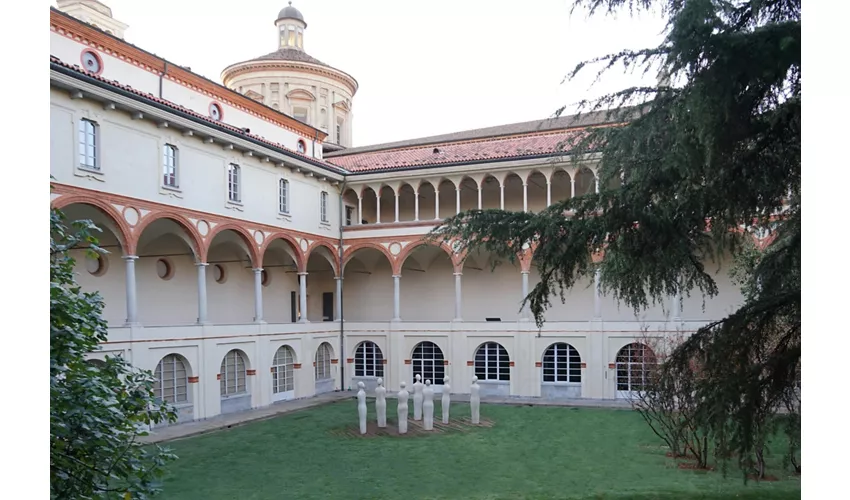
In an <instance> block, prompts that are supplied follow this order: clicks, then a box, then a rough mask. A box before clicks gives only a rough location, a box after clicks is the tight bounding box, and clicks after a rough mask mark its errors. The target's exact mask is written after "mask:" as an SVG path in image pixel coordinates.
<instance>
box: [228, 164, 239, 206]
mask: <svg viewBox="0 0 850 500" xmlns="http://www.w3.org/2000/svg"><path fill="white" fill-rule="evenodd" d="M227 201H228V202H230V203H238V204H241V203H242V167H240V166H239V165H237V164H236V163H229V164H228V165H227Z"/></svg>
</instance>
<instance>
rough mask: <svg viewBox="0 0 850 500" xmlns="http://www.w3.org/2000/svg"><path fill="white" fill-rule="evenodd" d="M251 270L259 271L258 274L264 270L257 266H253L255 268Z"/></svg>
mask: <svg viewBox="0 0 850 500" xmlns="http://www.w3.org/2000/svg"><path fill="white" fill-rule="evenodd" d="M251 270H252V271H254V272H255V273H258V274H259V273H261V272H263V268H262V267H255V268H253V269H251Z"/></svg>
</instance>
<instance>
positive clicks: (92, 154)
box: [79, 118, 100, 170]
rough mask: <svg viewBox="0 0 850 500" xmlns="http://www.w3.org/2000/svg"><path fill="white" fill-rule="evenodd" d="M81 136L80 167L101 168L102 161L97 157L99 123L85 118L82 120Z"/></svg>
mask: <svg viewBox="0 0 850 500" xmlns="http://www.w3.org/2000/svg"><path fill="white" fill-rule="evenodd" d="M79 137H80V167H82V168H88V169H91V170H100V162H99V161H98V157H97V156H98V154H97V153H98V151H97V147H98V144H97V123H95V122H93V121H91V120H86V119H85V118H83V119H82V120H80V128H79Z"/></svg>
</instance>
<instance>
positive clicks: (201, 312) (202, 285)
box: [195, 262, 209, 324]
mask: <svg viewBox="0 0 850 500" xmlns="http://www.w3.org/2000/svg"><path fill="white" fill-rule="evenodd" d="M195 265H196V266H198V323H199V324H204V323H206V322H207V266H209V264H207V263H206V262H196V263H195Z"/></svg>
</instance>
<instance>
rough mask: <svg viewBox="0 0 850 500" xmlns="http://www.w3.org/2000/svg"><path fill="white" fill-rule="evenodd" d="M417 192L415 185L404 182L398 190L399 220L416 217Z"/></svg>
mask: <svg viewBox="0 0 850 500" xmlns="http://www.w3.org/2000/svg"><path fill="white" fill-rule="evenodd" d="M415 204H416V193H414V192H413V186H411V185H410V184H402V186H401V187H400V188H399V190H398V220H399V221H412V220H414V219H415V213H414V212H415V209H416V207H415Z"/></svg>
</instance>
